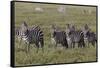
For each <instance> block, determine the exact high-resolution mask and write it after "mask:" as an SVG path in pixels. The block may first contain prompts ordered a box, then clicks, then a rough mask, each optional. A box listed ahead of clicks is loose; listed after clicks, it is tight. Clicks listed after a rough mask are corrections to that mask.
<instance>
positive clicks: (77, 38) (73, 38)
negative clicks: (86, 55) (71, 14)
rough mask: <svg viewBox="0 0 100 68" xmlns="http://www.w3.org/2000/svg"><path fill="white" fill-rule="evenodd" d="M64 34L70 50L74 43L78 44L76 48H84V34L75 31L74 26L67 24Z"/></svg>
mask: <svg viewBox="0 0 100 68" xmlns="http://www.w3.org/2000/svg"><path fill="white" fill-rule="evenodd" d="M66 34H67V41H68V43H69V46H70V47H71V48H74V47H75V43H78V47H85V43H84V34H83V32H82V31H81V30H76V29H75V26H71V25H70V24H67V28H66Z"/></svg>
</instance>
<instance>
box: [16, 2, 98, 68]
mask: <svg viewBox="0 0 100 68" xmlns="http://www.w3.org/2000/svg"><path fill="white" fill-rule="evenodd" d="M37 6H40V7H42V8H43V9H44V12H36V11H35V10H34V9H35V7H37ZM57 7H59V5H54V4H36V3H20V2H16V3H15V27H19V26H20V25H21V24H22V22H23V21H26V22H27V24H28V25H29V27H31V26H32V25H40V27H41V29H42V30H43V32H44V40H45V44H44V52H42V50H41V49H39V52H38V53H37V52H36V48H35V47H34V46H35V45H34V44H32V45H31V49H30V52H29V53H26V49H25V47H26V45H25V44H24V43H23V42H22V43H21V44H19V41H18V39H17V38H16V37H15V65H16V66H24V65H41V64H55V63H73V62H88V61H96V58H97V57H96V47H92V45H90V47H89V48H88V47H86V48H77V47H76V48H74V49H71V48H69V49H64V48H63V47H62V46H60V45H58V47H57V48H56V49H55V48H54V46H55V45H54V44H51V42H50V35H51V34H50V30H51V28H50V25H51V24H56V25H57V26H59V27H60V28H61V29H63V30H65V27H66V26H65V25H66V24H67V23H71V24H75V25H76V26H77V28H79V29H80V28H82V27H83V25H84V24H86V23H87V24H88V25H89V26H90V28H91V30H92V31H93V32H96V8H95V7H84V6H73V7H72V6H69V5H66V10H67V11H66V12H65V14H63V13H59V12H57ZM82 9H89V10H91V11H93V12H92V13H91V14H88V13H87V14H82Z"/></svg>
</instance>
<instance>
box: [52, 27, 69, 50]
mask: <svg viewBox="0 0 100 68" xmlns="http://www.w3.org/2000/svg"><path fill="white" fill-rule="evenodd" d="M52 29H53V32H52V38H53V39H54V41H55V43H56V45H55V47H57V44H61V45H62V46H63V47H65V48H68V43H67V39H66V32H65V31H61V30H59V29H57V27H56V26H54V25H52Z"/></svg>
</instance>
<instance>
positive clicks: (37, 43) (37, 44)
mask: <svg viewBox="0 0 100 68" xmlns="http://www.w3.org/2000/svg"><path fill="white" fill-rule="evenodd" d="M35 45H36V47H37V50H36V53H38V50H39V42H36V43H35Z"/></svg>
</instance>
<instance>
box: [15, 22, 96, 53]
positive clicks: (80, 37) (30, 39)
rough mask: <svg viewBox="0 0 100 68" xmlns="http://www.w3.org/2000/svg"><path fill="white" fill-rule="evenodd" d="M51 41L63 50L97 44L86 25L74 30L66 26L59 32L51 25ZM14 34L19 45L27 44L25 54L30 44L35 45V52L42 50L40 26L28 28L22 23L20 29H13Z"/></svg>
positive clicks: (42, 42)
mask: <svg viewBox="0 0 100 68" xmlns="http://www.w3.org/2000/svg"><path fill="white" fill-rule="evenodd" d="M51 29H52V32H51V39H52V40H53V42H55V43H56V44H55V47H57V45H58V44H61V45H62V46H63V47H65V48H75V46H76V43H77V44H78V48H84V47H86V45H88V46H89V44H90V43H91V44H92V45H93V46H95V44H96V43H97V36H96V34H95V33H94V32H92V31H91V30H90V28H89V26H88V25H87V24H85V25H84V29H76V27H75V26H74V25H72V24H66V30H60V29H59V28H58V27H57V26H55V25H51ZM15 34H16V36H17V37H18V38H20V43H21V41H22V40H23V41H24V43H25V44H27V52H28V51H29V50H30V44H35V45H36V48H37V51H38V49H39V48H42V50H43V48H44V32H43V31H42V29H41V28H40V26H32V27H31V28H29V27H28V25H27V23H26V22H23V23H22V25H21V26H20V28H16V29H15Z"/></svg>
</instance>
